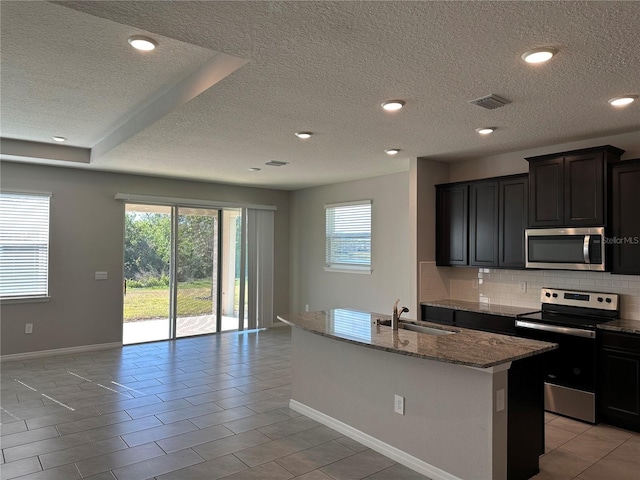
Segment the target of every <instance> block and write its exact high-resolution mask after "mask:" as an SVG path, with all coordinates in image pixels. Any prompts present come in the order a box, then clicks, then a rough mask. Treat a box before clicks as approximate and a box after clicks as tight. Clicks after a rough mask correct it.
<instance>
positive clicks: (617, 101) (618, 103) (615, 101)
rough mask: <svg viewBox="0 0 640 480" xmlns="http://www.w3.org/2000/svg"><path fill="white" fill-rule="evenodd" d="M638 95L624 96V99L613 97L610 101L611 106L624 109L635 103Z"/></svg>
mask: <svg viewBox="0 0 640 480" xmlns="http://www.w3.org/2000/svg"><path fill="white" fill-rule="evenodd" d="M637 99H638V95H623V96H622V97H613V98H610V99H609V104H610V105H612V106H614V107H624V106H626V105H629V104H630V103H633V102H635V101H636V100H637Z"/></svg>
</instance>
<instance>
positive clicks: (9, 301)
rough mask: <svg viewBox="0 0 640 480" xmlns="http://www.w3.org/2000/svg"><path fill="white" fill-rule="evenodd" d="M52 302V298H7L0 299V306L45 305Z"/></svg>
mask: <svg viewBox="0 0 640 480" xmlns="http://www.w3.org/2000/svg"><path fill="white" fill-rule="evenodd" d="M49 300H51V297H49V296H47V297H7V298H0V304H2V305H10V304H13V303H44V302H48V301H49Z"/></svg>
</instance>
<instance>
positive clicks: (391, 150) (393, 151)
mask: <svg viewBox="0 0 640 480" xmlns="http://www.w3.org/2000/svg"><path fill="white" fill-rule="evenodd" d="M384 153H386V154H387V155H397V154H399V153H400V149H399V148H388V149H387V150H385V151H384Z"/></svg>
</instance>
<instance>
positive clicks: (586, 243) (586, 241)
mask: <svg viewBox="0 0 640 480" xmlns="http://www.w3.org/2000/svg"><path fill="white" fill-rule="evenodd" d="M590 242H591V235H585V236H584V242H583V244H582V255H583V256H584V263H585V264H589V263H591V259H590V258H589V243H590Z"/></svg>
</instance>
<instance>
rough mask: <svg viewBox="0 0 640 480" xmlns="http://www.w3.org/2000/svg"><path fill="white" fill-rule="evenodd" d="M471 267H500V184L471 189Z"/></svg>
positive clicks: (479, 183) (476, 184)
mask: <svg viewBox="0 0 640 480" xmlns="http://www.w3.org/2000/svg"><path fill="white" fill-rule="evenodd" d="M469 195H470V197H471V199H470V208H469V265H476V266H479V267H495V266H497V265H498V182H478V183H472V184H471V186H470V188H469Z"/></svg>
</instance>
